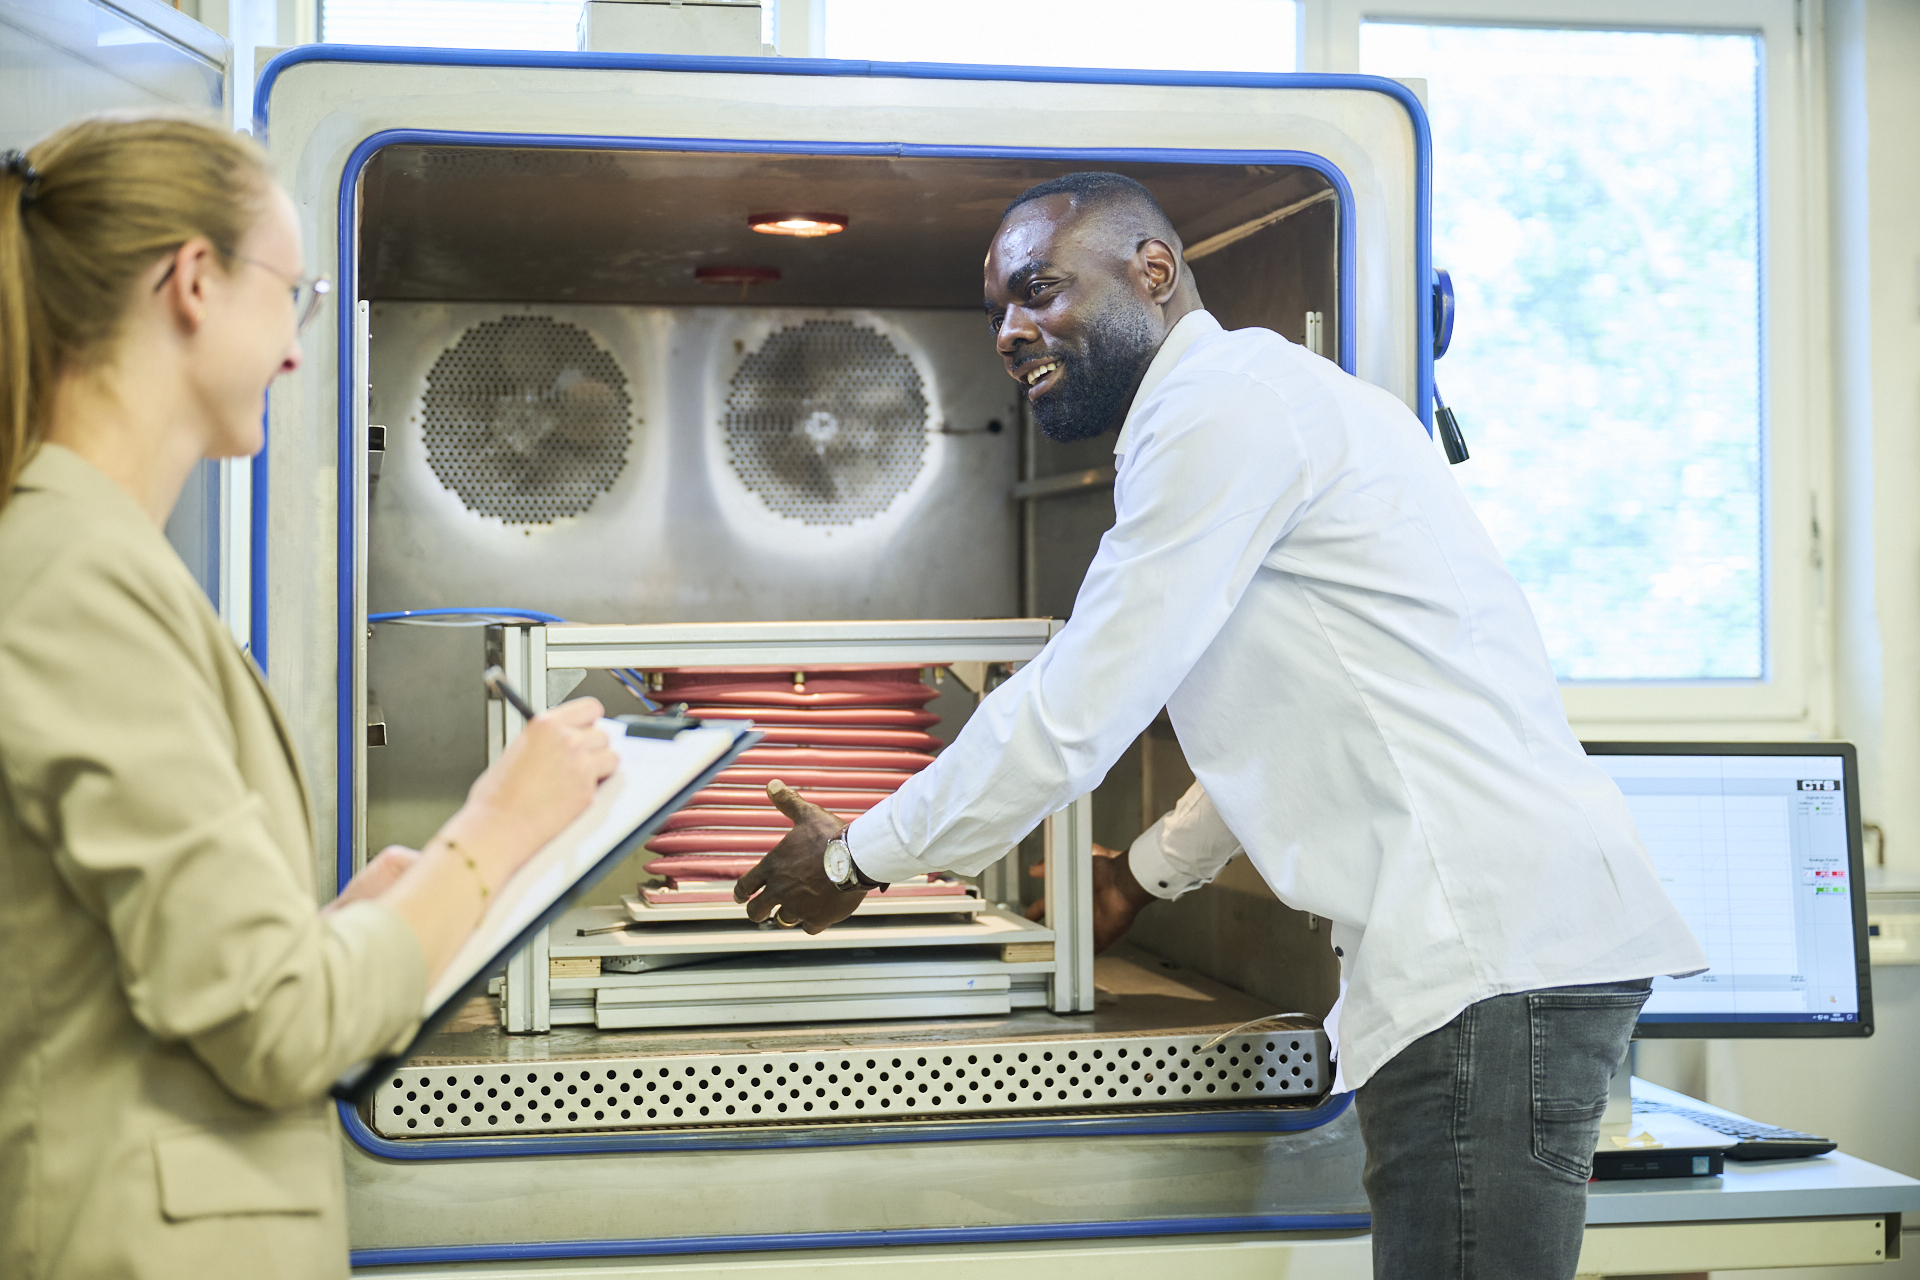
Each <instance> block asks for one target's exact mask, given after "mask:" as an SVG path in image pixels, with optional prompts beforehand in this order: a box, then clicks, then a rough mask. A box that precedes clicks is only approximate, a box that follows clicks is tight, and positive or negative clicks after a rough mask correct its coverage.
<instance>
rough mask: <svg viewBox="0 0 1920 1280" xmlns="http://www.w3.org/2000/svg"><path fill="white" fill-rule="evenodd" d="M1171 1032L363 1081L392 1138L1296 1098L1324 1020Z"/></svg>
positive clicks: (1314, 1059)
mask: <svg viewBox="0 0 1920 1280" xmlns="http://www.w3.org/2000/svg"><path fill="white" fill-rule="evenodd" d="M1205 1044H1206V1041H1205V1040H1204V1039H1194V1038H1189V1037H1185V1036H1181V1037H1168V1038H1153V1037H1139V1036H1129V1037H1115V1038H1093V1039H1078V1040H1054V1041H1038V1042H1036V1041H1023V1042H1020V1043H1007V1044H975V1045H971V1046H969V1047H967V1048H966V1049H964V1050H957V1049H955V1048H954V1047H953V1046H943V1047H929V1046H923V1047H918V1048H913V1049H900V1048H893V1049H888V1050H885V1051H877V1050H872V1049H868V1050H862V1051H859V1052H857V1053H850V1052H848V1051H846V1050H841V1051H840V1052H838V1053H817V1052H816V1053H807V1054H777V1055H775V1054H741V1053H730V1054H709V1055H671V1056H667V1055H661V1056H657V1057H625V1058H594V1059H576V1060H572V1061H567V1062H542V1063H538V1064H534V1065H522V1064H519V1063H512V1064H502V1065H497V1066H496V1065H492V1064H488V1065H485V1066H461V1067H446V1066H442V1067H403V1068H401V1069H400V1070H398V1071H396V1072H394V1074H393V1075H391V1076H389V1077H388V1078H387V1079H386V1081H385V1082H383V1083H382V1084H381V1086H380V1087H379V1088H378V1089H377V1090H376V1091H375V1093H374V1099H373V1117H372V1118H373V1127H374V1128H375V1129H376V1130H378V1131H379V1132H380V1133H382V1134H385V1135H387V1136H389V1137H396V1138H454V1137H472V1136H474V1135H475V1134H476V1133H486V1134H489V1135H492V1134H500V1133H528V1132H540V1131H551V1130H566V1129H634V1128H641V1129H653V1128H661V1127H685V1126H690V1125H691V1126H699V1125H715V1124H743V1123H744V1124H754V1123H759V1124H766V1123H782V1124H791V1123H793V1122H795V1121H811V1120H851V1119H861V1120H872V1119H885V1118H890V1117H895V1116H922V1117H923V1116H941V1117H949V1118H951V1117H954V1116H964V1115H978V1114H983V1113H1006V1112H1058V1111H1083V1112H1084V1111H1111V1110H1114V1109H1116V1108H1143V1107H1146V1108H1161V1109H1164V1108H1166V1107H1169V1106H1173V1107H1188V1106H1218V1105H1223V1104H1225V1105H1235V1106H1246V1105H1248V1104H1249V1103H1257V1102H1286V1101H1311V1100H1312V1099H1314V1098H1316V1097H1318V1096H1319V1095H1320V1094H1321V1093H1324V1092H1325V1089H1326V1086H1325V1084H1324V1082H1323V1079H1322V1077H1323V1076H1324V1074H1325V1072H1324V1070H1323V1066H1324V1063H1325V1060H1326V1052H1327V1040H1326V1034H1325V1033H1324V1032H1320V1031H1285V1032H1268V1033H1265V1034H1262V1035H1259V1036H1236V1037H1234V1038H1233V1039H1231V1040H1228V1041H1227V1042H1226V1043H1224V1044H1220V1045H1216V1046H1214V1047H1213V1048H1211V1049H1208V1048H1205V1047H1204V1046H1205Z"/></svg>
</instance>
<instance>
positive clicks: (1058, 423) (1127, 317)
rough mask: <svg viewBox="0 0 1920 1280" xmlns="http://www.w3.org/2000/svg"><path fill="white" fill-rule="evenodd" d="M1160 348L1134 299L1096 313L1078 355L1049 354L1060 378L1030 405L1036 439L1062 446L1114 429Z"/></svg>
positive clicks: (1120, 302) (1125, 299) (1124, 300)
mask: <svg viewBox="0 0 1920 1280" xmlns="http://www.w3.org/2000/svg"><path fill="white" fill-rule="evenodd" d="M1159 345H1160V344H1159V341H1158V340H1157V339H1156V338H1155V337H1154V333H1153V325H1152V322H1151V321H1150V320H1149V319H1148V318H1147V312H1146V309H1145V308H1144V307H1142V306H1140V305H1139V303H1138V302H1136V301H1135V300H1134V299H1132V298H1123V299H1120V300H1118V301H1116V302H1115V303H1114V304H1113V305H1111V306H1109V307H1107V308H1106V309H1105V310H1104V311H1102V312H1100V313H1099V314H1098V315H1096V316H1095V317H1094V318H1093V320H1092V321H1091V322H1090V323H1089V324H1088V326H1087V329H1086V337H1085V338H1084V340H1083V341H1082V343H1081V349H1080V350H1079V351H1077V352H1066V351H1057V352H1053V351H1050V352H1048V353H1047V354H1049V355H1051V356H1053V357H1054V358H1055V359H1057V360H1059V361H1060V375H1059V378H1058V383H1057V385H1056V386H1055V387H1054V389H1053V390H1051V391H1049V392H1048V393H1047V394H1046V395H1044V396H1041V397H1040V398H1039V399H1038V400H1035V401H1031V402H1030V407H1031V408H1032V410H1033V421H1034V425H1035V426H1037V427H1039V428H1040V434H1041V435H1043V436H1045V437H1046V438H1047V439H1049V440H1058V441H1061V442H1062V443H1065V442H1067V441H1072V440H1090V439H1092V438H1093V437H1094V436H1097V435H1100V434H1102V433H1104V432H1107V431H1112V430H1115V429H1117V428H1118V427H1119V426H1120V423H1121V421H1122V420H1123V419H1124V418H1125V416H1126V412H1127V408H1128V406H1129V405H1130V404H1131V403H1132V401H1133V392H1134V388H1135V387H1137V386H1138V385H1139V383H1140V379H1141V377H1142V376H1143V375H1144V374H1145V373H1146V370H1147V366H1148V365H1149V364H1151V363H1152V362H1153V353H1154V352H1155V351H1157V350H1158V349H1159Z"/></svg>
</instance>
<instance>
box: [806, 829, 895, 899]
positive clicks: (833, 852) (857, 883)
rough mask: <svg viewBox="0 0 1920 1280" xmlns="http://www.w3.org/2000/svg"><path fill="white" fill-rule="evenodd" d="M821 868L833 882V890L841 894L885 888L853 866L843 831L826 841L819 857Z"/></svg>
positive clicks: (850, 851) (851, 854)
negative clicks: (824, 850) (824, 849)
mask: <svg viewBox="0 0 1920 1280" xmlns="http://www.w3.org/2000/svg"><path fill="white" fill-rule="evenodd" d="M821 866H822V869H824V870H825V871H826V873H827V879H829V880H831V881H833V886H834V888H836V889H838V890H840V891H841V892H842V893H851V892H852V891H853V890H855V889H884V888H886V887H887V886H886V885H884V884H881V883H880V882H879V881H878V880H869V879H867V878H866V877H865V876H864V875H861V874H860V868H859V867H858V866H856V865H855V864H854V861H853V850H852V848H850V847H849V846H848V844H847V833H846V832H845V831H844V830H843V831H841V833H840V834H839V835H837V836H835V837H834V838H833V839H831V840H829V841H827V848H826V852H825V853H823V854H822V855H821Z"/></svg>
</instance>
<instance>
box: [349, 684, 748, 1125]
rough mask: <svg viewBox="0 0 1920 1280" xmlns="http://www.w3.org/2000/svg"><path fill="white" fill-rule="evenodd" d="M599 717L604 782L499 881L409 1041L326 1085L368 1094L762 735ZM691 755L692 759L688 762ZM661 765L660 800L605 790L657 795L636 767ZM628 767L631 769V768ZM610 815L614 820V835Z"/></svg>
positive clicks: (735, 723)
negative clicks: (611, 765)
mask: <svg viewBox="0 0 1920 1280" xmlns="http://www.w3.org/2000/svg"><path fill="white" fill-rule="evenodd" d="M600 727H601V728H602V729H604V730H606V732H607V737H608V740H609V741H611V742H612V743H613V744H614V749H615V751H617V752H618V753H619V754H620V757H621V759H620V767H619V768H618V769H616V770H615V771H614V773H613V775H612V776H611V777H609V778H608V779H607V781H606V782H603V783H601V784H600V789H599V791H597V792H596V793H595V795H594V800H593V803H592V804H590V805H589V806H588V807H587V811H586V812H585V813H583V814H581V815H580V816H579V817H578V818H576V819H574V821H573V822H572V823H569V824H568V826H567V828H566V829H565V830H563V831H562V832H561V833H560V834H559V835H557V836H555V837H554V838H553V839H552V840H550V841H548V842H547V843H546V844H545V845H543V846H542V847H541V848H540V849H539V851H537V852H536V853H535V854H534V855H533V856H532V857H531V858H529V859H527V861H526V862H525V863H524V864H523V865H522V866H521V868H520V870H518V871H516V872H514V874H513V876H512V877H511V878H510V879H508V881H507V882H506V884H504V885H502V886H501V887H500V891H499V893H498V894H497V895H496V899H495V903H494V905H493V906H491V907H489V908H488V911H487V913H486V914H485V915H483V916H481V918H480V923H479V925H478V926H476V927H475V930H474V936H473V937H471V938H469V939H468V941H467V943H466V944H465V945H464V946H463V947H462V948H461V949H460V951H458V952H456V953H455V954H454V958H453V961H452V962H451V964H450V965H449V966H448V971H447V972H446V973H445V974H442V975H441V977H440V978H439V979H438V980H436V981H435V982H434V984H433V985H432V986H431V987H430V988H429V989H428V994H427V1005H428V1007H427V1009H426V1012H425V1017H424V1018H423V1019H422V1021H421V1023H420V1029H419V1030H418V1031H416V1032H415V1033H414V1035H413V1038H412V1039H411V1040H409V1041H408V1042H407V1046H406V1048H404V1049H402V1050H400V1052H398V1053H393V1054H387V1055H384V1056H381V1057H378V1058H373V1059H369V1060H368V1061H366V1062H364V1063H361V1064H360V1065H359V1066H357V1067H354V1068H353V1069H351V1070H349V1071H348V1072H346V1073H345V1074H344V1075H342V1076H341V1077H340V1078H339V1079H338V1080H336V1081H334V1084H333V1087H332V1089H330V1090H329V1092H330V1093H331V1094H332V1095H333V1096H334V1097H336V1098H339V1099H341V1100H342V1101H345V1102H351V1103H354V1104H355V1105H359V1104H362V1103H364V1102H366V1100H367V1099H368V1098H370V1097H372V1096H373V1090H374V1087H375V1085H376V1084H377V1083H378V1081H379V1080H380V1078H381V1077H382V1076H384V1075H386V1074H387V1073H388V1072H390V1071H392V1070H393V1069H394V1068H395V1067H398V1066H400V1065H401V1064H402V1063H404V1062H405V1061H406V1060H407V1059H408V1058H411V1057H412V1056H413V1055H414V1054H416V1053H418V1052H419V1051H420V1047H421V1045H422V1044H423V1043H425V1041H426V1040H427V1038H428V1037H429V1036H431V1035H433V1034H434V1033H436V1032H437V1031H439V1030H440V1028H441V1027H442V1026H444V1025H446V1022H447V1020H448V1019H449V1018H451V1017H452V1016H453V1015H454V1014H455V1013H456V1012H458V1011H459V1010H460V1009H461V1008H462V1007H463V1006H464V1005H465V1004H466V1003H467V1001H468V1000H470V999H471V998H472V997H473V996H475V995H476V994H478V993H479V992H481V991H482V990H484V989H485V987H486V983H487V979H488V978H489V977H490V976H491V975H492V974H493V973H494V972H496V971H497V970H498V969H499V968H500V966H501V965H502V964H504V963H505V962H506V961H507V960H508V959H509V958H511V957H512V956H513V954H514V953H515V952H517V951H519V950H520V949H521V948H522V947H524V946H526V945H527V943H528V942H530V941H532V939H533V935H534V934H536V933H538V932H539V931H540V930H541V929H544V928H546V927H547V926H548V925H549V924H551V923H553V921H554V920H556V919H558V918H559V917H560V915H561V914H562V913H563V912H565V911H566V910H567V908H568V907H570V906H572V905H573V902H574V900H575V899H576V898H578V897H579V896H580V894H581V893H583V892H585V891H586V890H587V889H589V888H591V887H592V886H593V885H595V884H597V883H598V882H599V881H600V880H601V879H602V878H604V877H605V876H606V875H607V874H608V873H609V872H611V871H612V870H613V869H614V867H615V866H617V865H618V864H619V863H620V862H621V861H622V860H623V859H625V858H626V857H627V856H628V855H630V854H631V853H633V851H634V850H636V849H638V848H639V847H640V846H641V845H642V844H643V843H645V842H646V841H647V840H648V839H649V838H650V837H651V836H652V835H653V834H654V833H655V832H656V831H658V830H659V829H660V825H661V824H662V823H663V822H665V821H666V820H667V817H668V815H670V814H672V813H674V812H676V811H677V810H679V809H682V808H685V807H686V805H687V803H688V802H689V801H691V800H692V799H693V797H694V795H695V793H697V792H699V791H700V790H701V789H702V788H704V787H706V786H708V785H709V784H710V783H711V782H712V781H713V779H714V778H715V776H717V775H718V774H719V772H720V771H721V770H722V769H725V768H726V767H727V766H728V765H730V764H732V763H733V762H734V761H735V760H736V759H738V758H739V756H740V753H741V752H743V751H745V750H746V749H747V748H748V747H751V746H752V745H753V744H754V743H756V742H758V741H760V739H761V737H762V736H763V735H762V734H761V733H760V732H759V731H758V730H756V729H754V728H753V727H752V725H751V723H750V722H748V721H744V720H731V721H729V720H716V721H712V722H709V723H707V724H703V725H700V726H699V727H697V728H690V729H686V730H684V731H682V732H680V733H677V734H675V735H674V737H673V738H672V739H663V738H660V737H654V736H644V735H630V734H629V733H628V730H627V726H626V725H624V724H622V723H620V722H618V721H615V720H602V721H601V722H600ZM716 753H717V754H716ZM688 756H691V757H692V760H693V767H692V769H691V772H689V762H688V760H687V759H686V757H688ZM662 767H665V768H675V767H677V769H678V772H679V773H680V775H681V778H680V781H681V785H680V786H678V787H677V788H675V789H674V790H672V791H671V792H670V793H668V796H667V798H666V799H665V800H664V801H662V802H660V803H658V804H647V807H646V809H645V812H643V813H638V814H634V813H630V812H626V811H623V810H622V809H621V808H620V806H621V804H622V800H623V793H622V792H621V790H620V788H619V786H617V785H616V786H615V788H614V790H613V791H612V792H609V785H610V784H615V782H616V779H619V780H622V781H623V782H625V783H626V784H627V785H628V786H632V787H641V788H647V787H649V786H651V792H650V794H651V795H657V794H658V791H659V788H658V786H657V784H648V783H644V782H640V781H638V780H637V775H638V773H639V771H641V770H645V769H649V768H662ZM629 770H633V771H634V774H633V775H629ZM668 785H671V782H669V784H668ZM624 798H625V800H626V801H627V805H628V808H631V807H632V805H633V804H634V803H646V802H645V801H641V800H640V799H639V798H638V793H635V794H634V795H626V796H624ZM609 823H612V824H613V826H612V829H611V830H612V834H611V837H610V838H609V827H608V824H609ZM602 846H604V847H602ZM583 866H584V869H582V868H583ZM523 877H527V879H525V880H523ZM546 878H552V879H554V880H555V884H554V885H551V886H546V885H542V884H541V883H540V882H541V881H542V880H543V879H546ZM516 885H517V886H519V888H518V890H517V891H516ZM742 918H743V919H744V918H745V917H744V916H743V917H742ZM490 931H491V932H490ZM489 932H490V936H489Z"/></svg>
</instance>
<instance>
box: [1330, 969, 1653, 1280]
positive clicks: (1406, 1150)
mask: <svg viewBox="0 0 1920 1280" xmlns="http://www.w3.org/2000/svg"><path fill="white" fill-rule="evenodd" d="M1652 985H1653V984H1652V983H1651V982H1650V981H1648V980H1645V979H1643V980H1641V981H1639V982H1618V983H1602V984H1600V985H1598V986H1590V987H1552V988H1548V989H1546V990H1542V991H1523V992H1519V993H1516V994H1514V995H1508V996H1495V997H1494V998H1493V999H1491V1000H1482V1001H1481V1002H1480V1003H1479V1004H1475V1005H1469V1006H1468V1007H1467V1008H1466V1009H1465V1010H1464V1011H1462V1012H1461V1014H1460V1016H1459V1017H1457V1018H1455V1019H1454V1020H1453V1021H1452V1022H1449V1023H1448V1024H1447V1025H1446V1026H1444V1027H1441V1028H1440V1029H1439V1030H1438V1031H1435V1032H1432V1033H1430V1034H1428V1035H1425V1036H1422V1037H1421V1038H1420V1039H1418V1040H1416V1041H1414V1042H1413V1043H1412V1044H1410V1045H1408V1046H1407V1047H1406V1048H1405V1049H1402V1050H1401V1051H1400V1052H1399V1053H1398V1054H1397V1055H1395V1057H1394V1058H1393V1060H1392V1061H1391V1062H1389V1063H1387V1065H1386V1066H1384V1067H1382V1068H1380V1070H1379V1071H1378V1072H1377V1073H1375V1074H1374V1076H1373V1078H1372V1079H1370V1080H1368V1081H1367V1083H1366V1084H1364V1085H1362V1086H1361V1087H1360V1089H1359V1091H1358V1092H1357V1093H1356V1094H1355V1095H1354V1102H1355V1105H1356V1106H1357V1107H1358V1108H1359V1113H1360V1134H1361V1136H1362V1137H1363V1138H1364V1139H1365V1140H1366V1144H1367V1167H1366V1173H1365V1175H1364V1177H1363V1181H1364V1183H1365V1185H1366V1189H1367V1200H1368V1202H1369V1203H1370V1204H1371V1205H1372V1206H1373V1274H1374V1276H1375V1277H1376V1280H1571V1277H1572V1276H1573V1273H1574V1265H1575V1263H1576V1262H1577V1261H1578V1260H1579V1257H1580V1240H1581V1235H1582V1232H1583V1231H1584V1230H1585V1227H1586V1219H1587V1179H1588V1178H1589V1177H1590V1176H1591V1175H1592V1172H1593V1148H1594V1143H1595V1142H1596V1141H1598V1139H1599V1136H1600V1117H1601V1114H1602V1113H1603V1112H1604V1111H1605V1110H1606V1106H1607V1086H1608V1083H1609V1081H1610V1080H1611V1079H1612V1076H1613V1069H1614V1067H1615V1065H1616V1064H1618V1063H1619V1062H1620V1060H1621V1058H1622V1057H1624V1056H1625V1054H1626V1051H1627V1039H1628V1037H1629V1036H1631V1035H1632V1033H1633V1024H1634V1020H1635V1019H1636V1018H1637V1017H1638V1016H1639V1014H1640V1006H1641V1005H1643V1004H1645V1003H1646V1000H1647V993H1648V991H1649V990H1650V988H1651V987H1652Z"/></svg>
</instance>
